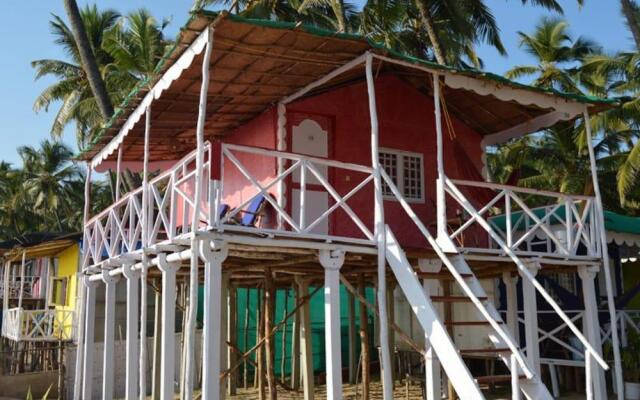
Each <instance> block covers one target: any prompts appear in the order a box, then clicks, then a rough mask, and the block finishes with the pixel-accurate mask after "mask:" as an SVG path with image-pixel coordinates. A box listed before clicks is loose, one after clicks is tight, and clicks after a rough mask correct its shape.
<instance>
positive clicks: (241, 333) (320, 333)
mask: <svg viewBox="0 0 640 400" xmlns="http://www.w3.org/2000/svg"><path fill="white" fill-rule="evenodd" d="M314 290H315V288H314V287H310V288H309V293H313V291H314ZM247 295H248V298H247ZM365 295H366V298H367V300H368V301H369V303H370V304H374V299H375V293H374V290H373V288H367V290H366V292H365ZM286 297H288V299H287V300H285V298H286ZM340 298H341V302H340V318H341V321H342V323H341V330H342V364H343V366H344V367H346V366H347V361H348V343H347V341H348V329H349V328H348V324H349V320H348V304H347V301H346V299H347V290H346V289H345V288H344V287H343V286H341V287H340ZM310 301H311V303H310V309H311V332H312V344H313V364H314V370H315V371H316V372H323V371H324V370H325V346H324V293H323V291H322V289H320V290H319V291H318V292H317V293H316V294H315V295H314V296H313V297H312V298H311V300H310ZM237 302H238V303H237V310H238V320H237V326H236V332H237V336H236V337H237V345H238V347H239V348H240V349H242V350H243V351H245V350H247V349H250V348H251V347H253V346H254V345H255V344H256V309H257V307H258V291H257V290H256V289H238V294H237ZM285 302H286V308H285ZM247 303H248V306H247ZM294 308H295V299H294V294H293V290H288V291H285V290H278V291H277V293H276V307H275V318H274V320H273V324H274V325H275V324H277V323H279V322H280V321H282V318H284V316H285V315H286V314H287V313H289V312H291V311H293V309H294ZM203 309H204V288H202V287H201V288H200V296H199V304H198V320H199V321H200V323H202V316H203ZM247 313H248V318H249V322H248V328H247V329H246V331H247V332H246V340H245V329H244V323H245V318H246V317H247ZM367 317H368V320H369V327H368V332H369V337H370V338H371V339H370V341H372V339H373V322H374V316H373V313H371V312H370V311H369V312H368V313H367ZM355 321H356V327H357V329H359V326H360V324H359V321H360V313H359V307H358V302H357V301H356V316H355ZM292 323H293V317H292V318H290V319H289V320H288V321H287V324H286V327H285V332H286V344H285V350H286V352H285V353H284V357H285V373H289V367H290V365H291V334H292ZM282 335H283V332H282V330H279V331H278V332H276V334H275V335H274V339H273V343H274V345H275V370H276V375H279V374H280V370H281V368H280V366H281V362H282V357H283V351H282V350H283V349H282ZM356 338H357V344H356V346H357V347H356V348H357V349H359V348H360V338H359V336H356ZM357 354H359V351H358V353H357ZM370 354H371V355H372V359H373V360H375V359H377V351H373V347H372V349H371V351H370ZM252 360H254V361H255V356H254V357H252ZM249 367H250V365H249ZM250 370H252V368H250Z"/></svg>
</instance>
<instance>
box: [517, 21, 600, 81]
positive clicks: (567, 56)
mask: <svg viewBox="0 0 640 400" xmlns="http://www.w3.org/2000/svg"><path fill="white" fill-rule="evenodd" d="M568 28H569V25H568V23H567V22H566V21H563V20H561V19H557V18H543V19H542V20H541V21H540V23H539V24H538V25H537V26H536V28H535V31H534V33H533V35H528V34H526V33H523V32H518V35H519V36H520V47H523V48H524V50H525V51H526V52H527V53H529V54H530V55H532V56H534V57H535V58H536V59H537V65H519V66H516V67H514V68H512V69H510V70H509V71H507V73H506V77H507V78H509V79H520V78H522V77H525V76H534V77H535V79H534V81H533V84H534V85H535V86H539V87H544V88H553V89H559V90H562V91H564V92H572V93H578V92H581V91H582V90H581V89H580V87H579V84H578V82H577V78H578V72H579V69H578V68H577V67H578V66H579V62H580V61H582V60H584V59H585V57H586V56H588V55H590V54H594V53H596V52H597V51H599V48H598V46H597V45H596V44H595V43H594V42H592V41H590V40H587V39H584V38H581V37H579V38H577V39H576V40H575V41H574V40H573V39H572V38H571V36H570V34H569V32H568ZM585 80H586V79H585Z"/></svg>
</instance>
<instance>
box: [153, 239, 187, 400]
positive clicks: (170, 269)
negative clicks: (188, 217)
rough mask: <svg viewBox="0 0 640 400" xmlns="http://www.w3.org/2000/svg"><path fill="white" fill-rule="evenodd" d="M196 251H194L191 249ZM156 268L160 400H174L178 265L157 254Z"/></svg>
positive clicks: (161, 254) (164, 255) (162, 254)
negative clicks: (159, 299) (158, 275)
mask: <svg viewBox="0 0 640 400" xmlns="http://www.w3.org/2000/svg"><path fill="white" fill-rule="evenodd" d="M193 250H194V251H196V249H193ZM158 264H159V265H158V268H159V269H160V271H161V272H162V314H161V315H162V326H161V335H162V353H161V355H160V375H161V376H162V378H161V380H160V399H161V400H173V399H174V382H175V359H176V347H175V346H176V332H175V321H176V308H175V307H176V272H177V271H178V268H180V264H179V263H169V262H167V255H166V254H164V253H160V254H158Z"/></svg>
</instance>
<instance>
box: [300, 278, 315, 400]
mask: <svg viewBox="0 0 640 400" xmlns="http://www.w3.org/2000/svg"><path fill="white" fill-rule="evenodd" d="M296 284H297V285H298V296H300V298H303V297H306V296H308V295H309V283H308V282H307V281H305V280H303V279H298V277H297V276H296ZM312 337H313V334H312V332H311V307H310V306H309V301H307V302H306V303H305V304H304V305H303V306H302V307H300V349H301V352H300V358H301V363H300V364H301V367H302V368H301V369H302V371H301V372H302V387H303V391H304V400H313V398H314V396H313V350H312V346H311V344H312Z"/></svg>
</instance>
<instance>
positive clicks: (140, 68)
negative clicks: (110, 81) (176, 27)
mask: <svg viewBox="0 0 640 400" xmlns="http://www.w3.org/2000/svg"><path fill="white" fill-rule="evenodd" d="M168 24H169V21H168V20H163V21H162V22H160V23H158V22H157V21H156V19H155V18H154V17H153V16H152V15H151V14H150V13H149V12H148V11H147V10H146V9H144V8H142V9H139V10H137V11H133V12H131V13H130V14H128V15H126V16H124V17H121V18H120V20H119V21H118V22H117V23H116V24H115V25H114V26H113V27H111V28H110V29H109V30H108V31H107V32H106V33H105V35H104V39H103V42H102V47H103V49H104V51H106V52H107V53H108V54H109V55H110V56H111V57H112V62H111V64H109V65H108V66H107V68H111V67H113V68H116V69H117V70H118V71H120V72H122V73H123V74H124V75H125V76H126V75H128V76H129V77H130V78H131V79H132V80H133V81H139V80H145V79H149V78H151V77H152V76H153V75H154V73H155V71H156V67H157V65H158V62H159V61H160V60H161V59H162V56H163V55H164V53H165V51H166V50H167V47H168V45H169V44H170V43H171V42H170V41H168V40H167V39H166V38H165V37H164V34H163V29H164V28H165V27H166V26H167V25H168Z"/></svg>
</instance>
